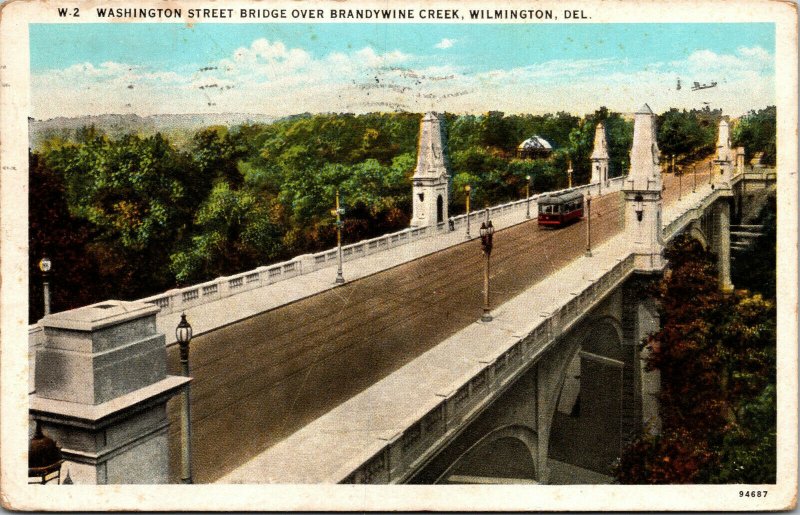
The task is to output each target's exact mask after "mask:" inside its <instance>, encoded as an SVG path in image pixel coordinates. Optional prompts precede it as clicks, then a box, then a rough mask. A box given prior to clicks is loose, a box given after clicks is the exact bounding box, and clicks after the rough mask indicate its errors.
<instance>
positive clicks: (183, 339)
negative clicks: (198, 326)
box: [175, 313, 192, 484]
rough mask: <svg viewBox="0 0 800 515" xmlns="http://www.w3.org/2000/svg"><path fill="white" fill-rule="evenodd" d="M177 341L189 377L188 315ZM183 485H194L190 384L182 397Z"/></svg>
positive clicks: (180, 327)
mask: <svg viewBox="0 0 800 515" xmlns="http://www.w3.org/2000/svg"><path fill="white" fill-rule="evenodd" d="M175 339H176V340H177V341H178V347H179V348H180V353H181V370H182V372H183V375H184V377H189V343H191V341H192V326H191V325H190V324H189V322H187V321H186V314H185V313H181V321H180V323H179V324H178V327H176V328H175ZM181 408H182V409H181V483H184V484H191V483H192V418H191V416H192V414H191V409H192V408H191V405H190V404H189V383H186V386H184V388H183V393H182V395H181Z"/></svg>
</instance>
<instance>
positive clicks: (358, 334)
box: [169, 165, 708, 483]
mask: <svg viewBox="0 0 800 515" xmlns="http://www.w3.org/2000/svg"><path fill="white" fill-rule="evenodd" d="M698 168H699V169H706V170H707V165H705V166H698ZM683 179H684V180H683V191H684V192H687V193H688V192H690V191H691V187H692V182H693V177H692V175H691V174H687V175H685V176H684V178H683ZM697 180H698V184H700V183H701V182H707V181H708V175H707V172H706V173H705V174H701V173H698V177H697ZM664 182H665V186H666V191H665V193H664V202H665V203H670V202H672V201H673V200H675V199H677V197H678V192H677V183H678V181H677V179H676V178H675V177H673V176H671V175H667V176H665V177H664ZM621 195H622V194H621V193H613V194H609V195H604V196H602V197H599V198H595V199H594V200H593V202H592V213H591V218H592V243H593V244H600V243H602V242H603V241H606V240H607V239H609V238H610V237H611V236H613V235H615V234H617V233H618V232H619V231H620V230H621V229H622V226H623V217H622V215H623V205H622V204H623V203H622V202H621V198H622V197H621ZM476 232H477V231H476ZM585 249H586V221H585V220H584V221H582V222H579V223H576V224H573V225H571V226H569V227H566V228H563V229H555V230H554V229H540V228H539V227H538V226H537V224H536V220H535V219H534V220H530V221H525V222H524V223H520V224H519V225H516V226H513V227H509V228H507V229H504V230H501V231H498V232H497V233H495V237H494V250H493V252H492V257H491V303H492V305H493V306H497V305H499V304H502V303H503V302H505V301H507V300H509V299H511V298H512V297H514V296H516V295H517V294H519V293H521V292H522V291H524V290H526V289H528V288H529V287H531V286H532V285H534V284H536V283H537V282H539V281H541V280H543V279H545V278H546V277H547V276H548V275H550V274H551V273H552V272H554V271H556V270H558V269H559V268H561V267H563V266H564V265H566V264H567V263H568V262H570V261H571V260H573V259H575V258H577V257H579V256H581V255H582V254H583V253H584V252H585ZM482 274H483V255H482V252H481V246H480V240H472V241H465V242H464V243H463V244H460V245H457V246H454V247H451V248H448V249H445V250H443V251H440V252H437V253H435V254H432V255H429V256H426V257H423V258H420V259H417V260H415V261H412V262H409V263H406V264H403V265H400V266H397V267H395V268H392V269H390V270H387V271H385V272H381V273H378V274H375V275H372V276H368V277H364V278H362V279H359V280H356V281H353V282H350V283H347V284H345V285H343V286H341V287H339V288H334V289H332V290H328V291H326V292H323V293H320V294H319V295H315V296H313V297H309V298H306V299H303V300H300V301H298V302H295V303H293V304H289V305H286V306H282V307H280V308H277V309H273V310H271V311H268V312H265V313H262V314H260V315H257V316H255V317H252V318H249V319H246V320H243V321H241V322H239V323H236V324H233V325H230V326H227V327H223V328H220V329H218V330H215V331H213V332H210V333H206V334H204V335H201V336H199V337H197V338H195V339H194V340H193V341H192V348H191V359H190V363H191V371H190V372H191V375H192V377H194V381H193V382H192V430H193V439H192V443H193V459H194V476H195V482H199V483H207V482H212V481H214V480H215V479H217V478H219V477H221V476H223V475H224V474H225V473H227V472H229V471H230V470H232V469H233V468H235V467H237V466H239V465H241V464H242V463H244V462H245V461H247V460H248V459H249V458H251V457H252V456H254V455H255V454H257V453H259V452H261V451H263V450H264V449H266V448H268V447H270V446H271V445H274V444H275V443H277V442H278V441H280V440H281V439H283V438H285V437H286V436H288V435H290V434H292V433H293V432H295V431H296V430H298V429H299V428H301V427H303V426H304V425H306V424H308V423H309V422H310V421H312V420H314V419H315V418H317V417H319V416H320V415H322V414H324V413H326V412H327V411H329V410H330V409H332V408H334V407H335V406H337V405H338V404H340V403H342V402H343V401H345V400H347V399H349V398H350V397H352V396H353V395H355V394H357V393H358V392H360V391H361V390H363V389H365V388H367V387H368V386H370V385H371V384H373V383H375V382H376V381H378V380H380V379H381V378H383V377H385V376H386V375H388V374H390V373H391V372H393V371H394V370H396V369H398V368H400V367H401V366H402V365H404V364H405V363H407V362H409V361H410V360H412V359H414V358H415V357H417V356H419V355H420V354H422V353H424V352H425V351H426V350H428V349H430V348H432V347H433V346H435V345H436V344H437V343H439V342H441V341H442V340H444V339H445V338H447V337H448V336H450V335H452V334H453V333H455V332H457V331H459V330H460V329H463V328H464V327H466V326H467V325H469V324H471V323H473V322H474V321H476V320H477V319H478V318H479V317H480V314H481V308H482V298H483V296H482V287H483V275H482ZM177 354H178V353H177V348H176V347H171V348H170V349H169V362H170V373H173V374H177V373H179V370H180V366H179V363H178V355H177ZM179 408H180V403H179V402H178V401H177V400H173V401H170V404H169V414H170V420H171V422H172V423H171V425H170V461H171V463H172V473H173V477H174V478H177V476H178V470H179V447H178V446H179V443H180V438H179V433H178V431H179V427H180V425H179V411H178V410H179Z"/></svg>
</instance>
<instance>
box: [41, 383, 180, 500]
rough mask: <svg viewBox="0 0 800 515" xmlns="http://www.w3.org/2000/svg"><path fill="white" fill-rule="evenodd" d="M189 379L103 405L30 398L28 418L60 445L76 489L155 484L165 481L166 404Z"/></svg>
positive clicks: (166, 479)
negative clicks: (107, 485)
mask: <svg viewBox="0 0 800 515" xmlns="http://www.w3.org/2000/svg"><path fill="white" fill-rule="evenodd" d="M190 380H191V379H190V378H188V377H182V376H167V377H166V378H165V379H163V380H161V381H159V382H157V383H154V384H152V385H149V386H147V387H145V388H142V389H139V390H136V391H135V392H131V393H129V394H127V395H124V396H122V397H118V398H117V399H114V400H112V401H108V402H105V403H102V404H96V405H86V404H79V403H74V402H66V401H59V400H54V399H45V398H42V397H38V396H36V395H32V396H31V398H30V414H31V417H32V418H33V419H34V420H38V421H39V422H41V424H42V430H43V431H44V433H45V434H47V435H48V436H49V437H50V438H52V439H53V440H55V441H56V442H58V444H59V445H61V447H62V449H61V452H62V454H63V456H64V459H65V460H67V461H66V462H65V463H64V465H63V467H62V471H63V472H62V477H63V476H64V475H66V471H67V470H68V471H69V473H70V477H71V478H72V480H73V481H74V482H75V483H76V484H98V485H102V484H137V483H138V484H159V483H167V482H168V481H169V463H168V455H167V453H165V452H164V450H165V449H166V448H167V447H168V443H167V429H168V422H167V409H166V403H167V400H168V399H169V398H170V397H171V396H173V395H174V394H175V393H176V392H177V391H178V390H180V389H181V388H183V387H184V386H185V385H186V383H188V382H189V381H190Z"/></svg>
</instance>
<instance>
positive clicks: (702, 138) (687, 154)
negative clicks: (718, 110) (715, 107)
mask: <svg viewBox="0 0 800 515" xmlns="http://www.w3.org/2000/svg"><path fill="white" fill-rule="evenodd" d="M717 123H718V120H716V119H715V118H714V117H709V116H708V113H705V112H703V111H697V110H694V109H693V110H691V111H686V110H685V109H684V110H682V111H681V110H678V109H675V108H672V109H670V110H669V111H667V112H666V113H664V114H662V115H660V116H659V117H658V134H657V139H658V148H659V150H660V151H661V153H662V154H664V155H665V156H670V155H675V156H682V158H695V157H699V156H702V155H705V154H709V153H711V152H713V151H714V148H715V146H716V138H717Z"/></svg>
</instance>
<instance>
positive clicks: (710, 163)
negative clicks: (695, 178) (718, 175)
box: [708, 161, 714, 184]
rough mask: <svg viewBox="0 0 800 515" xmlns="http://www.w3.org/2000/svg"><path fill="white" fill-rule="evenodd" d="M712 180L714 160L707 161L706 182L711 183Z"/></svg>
mask: <svg viewBox="0 0 800 515" xmlns="http://www.w3.org/2000/svg"><path fill="white" fill-rule="evenodd" d="M712 182H714V162H713V161H709V162H708V183H709V184H711V183H712Z"/></svg>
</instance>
